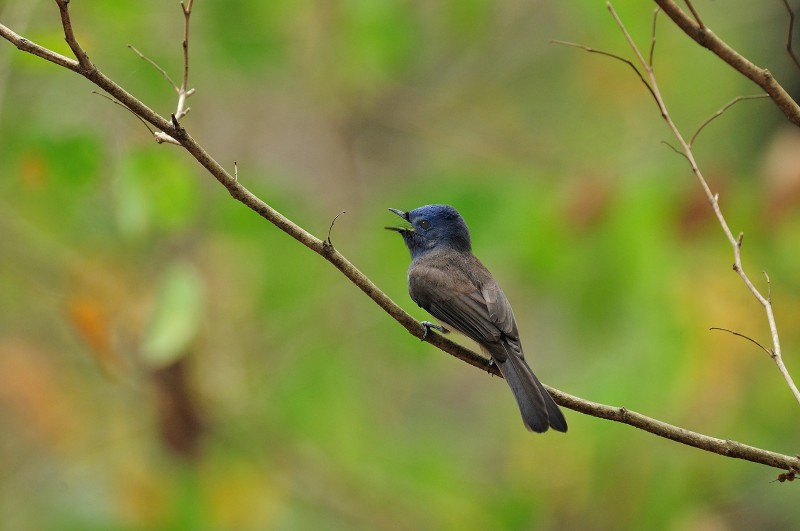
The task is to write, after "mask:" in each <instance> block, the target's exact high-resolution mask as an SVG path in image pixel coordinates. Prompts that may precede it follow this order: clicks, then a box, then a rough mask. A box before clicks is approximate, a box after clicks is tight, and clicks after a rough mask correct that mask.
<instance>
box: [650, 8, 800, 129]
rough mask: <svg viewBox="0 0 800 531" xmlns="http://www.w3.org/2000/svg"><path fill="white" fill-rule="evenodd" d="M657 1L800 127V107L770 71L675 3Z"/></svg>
mask: <svg viewBox="0 0 800 531" xmlns="http://www.w3.org/2000/svg"><path fill="white" fill-rule="evenodd" d="M655 2H656V4H658V5H659V6H660V7H661V9H662V10H663V11H664V13H666V14H667V16H668V17H669V18H671V19H672V21H673V22H674V23H675V24H676V25H677V26H678V27H679V28H680V29H681V30H683V32H684V33H686V35H688V36H689V37H691V38H692V39H694V40H695V42H697V44H699V45H700V46H702V47H704V48H708V49H709V50H710V51H711V52H712V53H714V54H715V55H717V57H719V58H720V59H722V60H723V61H725V62H726V63H728V64H729V65H730V66H731V67H733V68H734V69H735V70H737V71H738V72H739V73H741V74H742V75H744V76H745V77H747V78H748V79H750V80H751V81H752V82H753V83H755V84H756V85H758V86H759V87H761V88H762V89H764V92H766V93H767V94H769V97H770V98H772V101H774V102H775V105H777V106H778V108H779V109H780V110H781V112H783V114H784V115H786V118H788V119H789V121H790V122H792V123H793V124H795V125H797V126H800V105H798V104H797V102H796V101H794V100H793V99H792V97H791V96H790V95H789V93H788V92H786V90H785V89H784V88H783V87H782V86H781V84H780V83H778V82H777V81H776V80H775V78H774V77H772V73H771V72H770V71H769V70H767V69H766V68H762V67H760V66H757V65H755V64H753V63H752V62H751V61H750V60H748V59H747V58H746V57H744V56H743V55H741V54H740V53H739V52H737V51H736V50H734V49H733V48H731V47H730V46H729V45H728V44H727V43H726V42H725V41H723V40H722V39H720V38H719V37H717V36H716V35H715V34H714V33H713V32H712V31H711V30H710V29H708V28H707V27H705V26H702V25H700V24H699V23H698V22H697V21H696V20H693V19H692V17H690V16H689V15H687V14H686V13H685V12H684V11H683V10H682V9H681V8H680V7H678V5H677V4H676V3H675V2H673V0H655ZM690 5H691V4H690Z"/></svg>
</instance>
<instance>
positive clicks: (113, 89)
mask: <svg viewBox="0 0 800 531" xmlns="http://www.w3.org/2000/svg"><path fill="white" fill-rule="evenodd" d="M57 1H58V0H57ZM61 1H63V0H61ZM61 1H59V6H61ZM0 37H3V38H5V39H7V40H8V41H10V42H11V43H12V44H14V45H15V46H17V47H18V48H19V49H20V50H23V51H25V52H28V53H31V54H33V55H36V56H38V57H41V58H43V59H45V60H47V61H50V62H52V63H54V64H57V65H59V66H62V67H64V68H67V69H69V70H73V71H75V72H77V73H79V74H81V75H83V76H84V77H86V78H87V79H88V80H89V81H91V82H92V83H94V84H95V85H97V86H98V87H100V88H101V89H103V90H104V91H106V92H107V93H108V94H109V95H110V96H111V97H113V98H115V99H117V100H118V101H119V102H120V103H121V104H122V105H124V106H125V107H127V108H128V109H130V110H131V111H133V112H134V113H136V114H137V115H139V116H140V117H141V118H143V119H144V120H145V121H147V122H148V123H150V124H152V125H153V126H155V127H156V128H158V129H160V131H159V133H162V134H165V135H169V136H170V138H171V140H172V141H173V142H178V141H179V143H180V145H182V146H183V147H184V148H185V149H186V150H187V151H188V152H189V153H190V154H191V155H192V156H193V157H194V158H195V159H196V160H197V162H198V163H199V164H200V165H202V166H203V167H204V168H205V169H206V170H207V171H208V172H209V173H210V174H211V175H212V176H213V177H214V178H215V179H216V180H217V181H219V183H220V184H221V185H222V186H224V187H225V188H226V189H227V190H228V192H229V193H230V194H231V196H232V197H233V198H234V199H236V200H237V201H239V202H241V203H242V204H244V205H245V206H247V207H248V208H250V209H251V210H253V211H254V212H256V213H257V214H258V215H260V216H261V217H263V218H264V219H266V220H267V221H269V222H270V223H272V224H273V225H275V227H277V228H278V229H280V230H281V231H283V232H285V233H286V234H287V235H289V236H291V237H292V238H294V239H295V240H297V241H298V242H299V243H300V244H302V245H303V246H305V247H307V248H308V249H310V250H312V251H314V252H315V253H317V254H318V255H320V256H322V257H323V258H324V259H325V260H327V261H328V262H330V263H331V264H332V265H333V266H334V267H335V268H336V269H337V270H339V271H340V272H341V273H342V274H343V275H344V276H345V277H347V278H348V279H349V280H350V281H351V282H352V283H353V284H354V285H356V286H357V287H358V288H359V289H361V290H362V291H363V292H364V293H365V294H366V295H367V296H368V297H370V299H372V300H373V301H374V302H375V303H376V304H377V305H378V306H380V307H381V308H382V309H383V310H384V311H385V312H386V313H387V314H389V315H390V316H391V317H392V318H393V319H394V320H396V321H397V322H398V323H399V324H400V325H402V326H403V327H404V328H406V330H408V331H409V332H410V333H411V334H412V335H414V336H416V337H421V336H422V335H423V334H424V332H425V330H424V326H423V325H421V324H420V323H419V322H418V321H417V320H416V319H415V318H414V317H412V316H411V315H409V314H408V313H406V312H405V311H404V310H403V309H402V308H401V307H400V306H398V305H397V304H395V303H394V301H392V300H391V299H390V298H389V297H388V296H386V294H384V293H383V292H382V291H381V290H380V289H379V288H378V287H377V286H376V285H375V284H374V283H373V282H372V281H371V280H369V279H368V278H367V277H366V276H365V275H364V274H363V273H361V271H359V270H358V269H357V268H356V267H355V266H354V265H353V264H352V263H350V262H349V261H348V260H347V259H346V258H345V257H344V256H343V255H342V254H341V253H339V252H338V251H337V250H336V249H333V248H327V249H326V248H325V245H324V240H320V239H319V238H316V237H315V236H313V235H312V234H310V233H309V232H307V231H306V230H304V229H303V228H302V227H300V226H298V225H296V224H295V223H294V222H292V221H291V220H290V219H288V218H286V217H285V216H284V215H283V214H281V213H280V212H278V211H277V210H275V209H273V208H272V207H270V206H269V205H267V204H266V203H265V202H264V201H262V200H261V199H259V198H258V197H256V196H255V195H253V194H252V193H251V192H250V191H249V190H247V189H246V188H245V187H244V186H242V185H241V184H240V183H239V182H238V181H237V179H236V178H235V176H232V175H230V174H229V173H228V172H227V171H226V170H225V169H224V168H223V167H222V166H221V165H220V164H219V163H218V162H217V161H216V160H214V159H213V158H212V157H211V155H209V154H208V152H206V151H205V149H203V147H202V146H200V145H199V144H198V143H197V142H196V141H195V140H194V139H193V138H192V137H191V135H190V134H189V133H188V132H187V131H186V130H185V129H184V128H183V127H181V126H180V124H179V123H178V121H177V120H176V119H173V120H167V119H165V118H164V117H162V116H160V115H159V114H157V113H156V112H154V111H153V110H151V109H150V108H149V107H147V106H146V105H145V104H144V103H142V102H141V101H140V100H138V99H137V98H135V97H134V96H133V95H131V94H130V93H128V92H126V91H125V90H123V89H122V88H121V87H120V86H119V85H117V84H116V83H115V82H114V81H112V80H111V79H110V78H108V77H106V76H105V75H103V74H102V73H101V72H99V71H97V70H96V69H92V70H87V69H84V68H83V67H81V66H80V65H79V64H78V63H77V62H76V61H73V60H71V59H68V58H65V57H63V56H60V55H59V54H56V53H54V52H52V51H51V50H48V49H46V48H43V47H41V46H39V45H34V44H32V43H30V41H27V40H25V39H23V38H22V37H20V36H19V35H17V34H16V33H14V32H12V31H10V30H9V29H8V28H6V27H5V26H3V25H2V24H0ZM173 118H174V117H173ZM234 168H235V166H234ZM234 173H236V170H235V169H234ZM426 341H427V342H428V343H430V344H431V345H433V346H436V347H437V348H439V349H441V350H442V351H444V352H447V353H449V354H451V355H453V356H455V357H456V358H458V359H460V360H462V361H464V362H466V363H468V364H469V365H472V366H474V367H477V368H479V369H481V370H483V371H487V372H490V373H492V374H494V375H497V376H500V373H499V371H498V369H497V365H494V364H490V362H489V360H488V359H486V358H485V357H483V356H481V355H479V354H477V353H475V352H473V351H471V350H469V349H467V348H466V347H463V346H461V345H459V344H458V343H454V342H453V341H451V340H450V339H448V338H446V337H445V336H443V335H441V334H429V335H428V337H427V338H426ZM547 390H548V392H549V393H550V394H551V395H552V396H553V398H554V399H555V401H556V402H557V403H558V404H560V405H562V406H564V407H566V408H569V409H572V410H574V411H578V412H580V413H584V414H586V415H591V416H594V417H598V418H603V419H608V420H612V421H615V422H621V423H624V424H628V425H630V426H633V427H635V428H638V429H641V430H643V431H646V432H649V433H652V434H654V435H657V436H658V437H663V438H666V439H669V440H672V441H675V442H679V443H681V444H685V445H689V446H692V447H695V448H698V449H701V450H705V451H708V452H713V453H716V454H719V455H722V456H725V457H732V458H737V459H744V460H747V461H750V462H753V463H759V464H763V465H766V466H771V467H775V468H779V469H782V470H787V471H789V472H793V471H798V470H800V459H798V458H797V457H795V456H789V455H783V454H779V453H776V452H771V451H769V450H763V449H761V448H756V447H753V446H748V445H745V444H741V443H738V442H735V441H729V440H724V439H717V438H715V437H709V436H707V435H703V434H700V433H696V432H692V431H689V430H686V429H683V428H680V427H678V426H673V425H670V424H667V423H665V422H662V421H659V420H656V419H652V418H650V417H646V416H644V415H641V414H639V413H636V412H634V411H630V410H628V409H626V408H622V407H615V406H608V405H604V404H598V403H595V402H591V401H588V400H585V399H582V398H579V397H576V396H573V395H570V394H567V393H564V392H562V391H559V390H557V389H554V388H552V387H547Z"/></svg>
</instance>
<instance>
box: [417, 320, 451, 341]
mask: <svg viewBox="0 0 800 531" xmlns="http://www.w3.org/2000/svg"><path fill="white" fill-rule="evenodd" d="M420 324H421V325H422V326H424V327H425V332H423V334H422V337H421V338H419V340H420V341H425V338H427V337H428V333H429V332H430V331H431V328H433V329H435V330H438V331H439V332H441V333H442V334H446V333H447V329H446V328H445V327H443V326H441V325H437V324H434V323H431V322H430V321H422V322H421V323H420Z"/></svg>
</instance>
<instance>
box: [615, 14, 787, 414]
mask: <svg viewBox="0 0 800 531" xmlns="http://www.w3.org/2000/svg"><path fill="white" fill-rule="evenodd" d="M687 5H688V6H689V7H690V9H693V7H692V5H691V3H690V2H688V1H687ZM606 6H607V7H608V10H609V12H610V13H611V16H612V17H613V18H614V21H615V22H616V24H617V27H619V29H620V31H621V32H622V34H623V36H624V37H625V40H627V41H628V45H629V46H630V48H631V50H633V52H634V54H635V55H636V57H637V58H638V60H639V63H640V64H641V65H642V68H643V69H644V71H645V72H646V73H647V81H648V83H647V84H648V86H649V87H650V88H651V94H653V96H654V98H655V100H656V104H657V105H658V108H659V110H660V111H661V117H662V118H663V119H664V121H665V122H666V124H667V126H668V127H669V129H670V131H672V134H673V136H674V137H675V139H676V140H677V141H678V143H679V144H680V147H681V151H682V152H683V154H684V155H685V157H686V159H687V160H688V161H689V165H690V166H691V169H692V173H693V174H694V175H695V177H697V180H698V181H699V183H700V186H701V187H702V188H703V191H704V192H705V194H706V198H708V201H709V203H710V204H711V207H712V208H713V210H714V214H715V215H716V217H717V221H718V222H719V224H720V227H722V231H723V232H724V233H725V236H726V238H727V239H728V242H729V243H730V244H731V246H732V248H733V256H734V262H733V270H734V271H736V273H738V274H739V277H740V278H741V279H742V282H744V284H745V286H746V287H747V289H748V290H749V291H750V293H751V294H752V295H753V297H755V298H756V300H758V302H759V303H760V304H761V305H762V306H763V307H764V311H765V313H766V316H767V323H768V325H769V329H770V334H771V336H772V346H773V348H772V355H771V357H772V359H773V361H774V362H775V364H776V365H777V366H778V370H779V371H780V373H781V374H782V375H783V378H784V380H786V384H787V385H788V386H789V389H790V390H791V392H792V394H793V395H794V397H795V399H796V400H797V402H798V403H800V390H798V388H797V386H796V385H795V383H794V380H793V379H792V377H791V375H790V374H789V371H788V369H787V368H786V365H785V364H784V363H783V358H782V356H781V343H780V337H779V335H778V326H777V324H776V322H775V314H774V312H773V308H772V302H771V300H770V299H768V298H767V297H764V295H762V294H761V292H760V291H759V290H758V288H756V287H755V285H753V282H752V281H751V280H750V277H748V276H747V274H746V273H745V271H744V268H743V267H742V255H741V248H742V237H743V234H742V233H740V234H739V237H738V238H736V237H734V236H733V232H731V229H730V227H729V226H728V222H727V221H726V220H725V217H724V216H723V215H722V210H721V209H720V206H719V195H718V194H714V193H713V192H712V191H711V188H710V187H709V185H708V182H707V181H706V179H705V177H704V176H703V173H702V172H701V171H700V167H699V166H698V165H697V161H696V160H695V158H694V152H693V151H692V146H691V142H686V140H685V139H684V137H683V135H682V134H681V132H680V131H679V130H678V127H677V126H676V125H675V122H673V120H672V117H671V116H670V114H669V111H668V110H667V106H666V104H665V103H664V99H663V98H662V96H661V91H660V90H659V87H658V82H657V80H656V76H655V73H654V72H653V68H652V66H651V65H649V64H648V63H647V61H645V59H644V57H643V56H642V53H641V52H640V51H639V48H638V46H637V45H636V43H635V42H634V41H633V38H632V37H631V35H630V33H629V32H628V30H627V28H626V27H625V24H623V22H622V20H621V19H620V18H619V15H617V12H616V11H615V10H614V7H613V6H612V5H611V2H606ZM695 18H696V19H697V20H698V24H701V23H700V22H699V17H695ZM701 25H702V24H701ZM695 136H696V135H695Z"/></svg>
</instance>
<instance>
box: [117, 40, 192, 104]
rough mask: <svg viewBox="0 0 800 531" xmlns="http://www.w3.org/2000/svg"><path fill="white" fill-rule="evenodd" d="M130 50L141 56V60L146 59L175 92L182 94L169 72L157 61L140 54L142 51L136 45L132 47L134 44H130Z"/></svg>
mask: <svg viewBox="0 0 800 531" xmlns="http://www.w3.org/2000/svg"><path fill="white" fill-rule="evenodd" d="M128 48H130V49H131V50H132V51H133V53H135V54H136V55H138V56H139V57H140V58H141V59H144V60H145V61H147V62H148V63H150V66H152V67H153V68H155V69H156V70H158V71H159V72H160V73H161V75H162V76H164V79H166V80H167V81H168V82H169V84H170V85H171V86H172V88H173V89H175V92H176V93H177V94H180V90H181V89H180V88H178V85H176V84H175V82H174V81H172V78H171V77H169V74H167V71H166V70H164V69H163V68H161V67H160V66H158V63H156V62H155V61H153V60H152V59H150V58H149V57H147V56H146V55H144V54H143V53H142V52H140V51H139V50H138V49H137V48H136V46H134V45H132V44H129V45H128Z"/></svg>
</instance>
